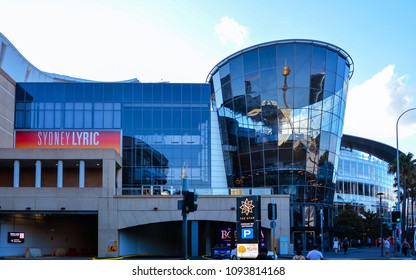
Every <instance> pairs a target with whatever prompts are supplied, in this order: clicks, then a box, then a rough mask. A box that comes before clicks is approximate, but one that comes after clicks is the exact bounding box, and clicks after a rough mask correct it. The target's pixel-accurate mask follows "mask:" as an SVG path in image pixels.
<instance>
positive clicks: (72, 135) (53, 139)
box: [37, 131, 100, 146]
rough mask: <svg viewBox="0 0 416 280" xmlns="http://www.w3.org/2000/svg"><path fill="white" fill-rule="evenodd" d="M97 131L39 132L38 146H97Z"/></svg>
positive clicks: (98, 143)
mask: <svg viewBox="0 0 416 280" xmlns="http://www.w3.org/2000/svg"><path fill="white" fill-rule="evenodd" d="M99 136H100V133H99V132H98V131H71V132H68V131H39V132H38V142H37V144H38V145H39V146H69V145H71V146H98V145H100V141H99V140H98V137H99Z"/></svg>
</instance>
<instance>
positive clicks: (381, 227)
mask: <svg viewBox="0 0 416 280" xmlns="http://www.w3.org/2000/svg"><path fill="white" fill-rule="evenodd" d="M383 195H384V193H382V192H379V193H377V196H379V197H380V206H379V212H380V213H379V214H380V248H381V257H383V247H384V242H383V215H382V208H381V198H382V197H383Z"/></svg>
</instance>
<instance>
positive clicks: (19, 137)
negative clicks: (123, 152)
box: [15, 130, 121, 154]
mask: <svg viewBox="0 0 416 280" xmlns="http://www.w3.org/2000/svg"><path fill="white" fill-rule="evenodd" d="M15 148H36V149H104V148H110V149H114V150H116V151H117V153H119V154H120V148H121V131H108V130H41V131H39V130H16V135H15Z"/></svg>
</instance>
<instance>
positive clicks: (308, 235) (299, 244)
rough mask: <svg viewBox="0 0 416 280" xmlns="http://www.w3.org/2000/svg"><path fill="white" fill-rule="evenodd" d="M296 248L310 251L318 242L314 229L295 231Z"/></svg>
mask: <svg viewBox="0 0 416 280" xmlns="http://www.w3.org/2000/svg"><path fill="white" fill-rule="evenodd" d="M293 241H294V242H293V243H294V245H293V246H294V248H293V249H294V250H295V251H296V250H302V251H310V250H312V249H313V245H314V244H315V243H316V238H315V232H314V231H294V232H293Z"/></svg>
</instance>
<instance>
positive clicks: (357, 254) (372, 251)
mask: <svg viewBox="0 0 416 280" xmlns="http://www.w3.org/2000/svg"><path fill="white" fill-rule="evenodd" d="M381 253H382V252H381V248H380V247H371V248H368V247H360V248H349V249H348V251H347V254H346V255H344V251H343V250H340V251H339V252H338V254H335V252H334V251H333V250H332V251H328V252H323V255H324V259H326V260H412V259H413V258H412V256H410V255H408V256H405V255H403V253H396V254H395V253H394V251H393V249H392V248H391V249H390V251H389V254H388V256H386V254H385V249H384V248H383V256H382V255H381Z"/></svg>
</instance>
